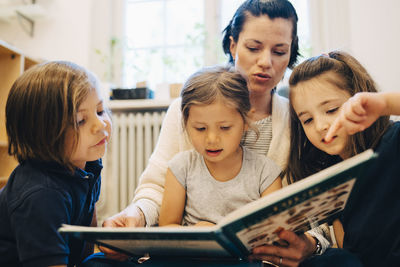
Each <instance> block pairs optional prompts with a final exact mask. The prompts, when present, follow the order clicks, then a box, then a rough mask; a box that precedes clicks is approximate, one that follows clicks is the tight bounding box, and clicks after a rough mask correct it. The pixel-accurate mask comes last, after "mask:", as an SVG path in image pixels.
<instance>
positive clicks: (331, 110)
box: [326, 107, 339, 114]
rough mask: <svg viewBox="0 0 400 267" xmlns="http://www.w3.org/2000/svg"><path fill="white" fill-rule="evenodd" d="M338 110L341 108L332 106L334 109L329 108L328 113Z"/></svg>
mask: <svg viewBox="0 0 400 267" xmlns="http://www.w3.org/2000/svg"><path fill="white" fill-rule="evenodd" d="M338 110H339V108H338V107H337V108H332V109H330V110H328V111H327V112H326V113H328V114H332V113H335V112H336V111H338Z"/></svg>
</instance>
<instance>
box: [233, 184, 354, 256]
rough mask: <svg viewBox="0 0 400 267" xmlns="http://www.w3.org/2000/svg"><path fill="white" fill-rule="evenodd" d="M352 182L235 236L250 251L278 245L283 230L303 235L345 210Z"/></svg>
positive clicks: (276, 208)
mask: <svg viewBox="0 0 400 267" xmlns="http://www.w3.org/2000/svg"><path fill="white" fill-rule="evenodd" d="M354 182H355V179H352V180H350V181H348V182H346V183H344V184H340V185H338V186H336V187H334V188H332V189H330V190H329V191H327V192H324V193H323V194H320V195H317V196H315V197H312V198H310V199H308V200H307V201H305V202H302V203H299V204H297V205H295V206H293V207H291V208H289V209H286V208H285V209H284V210H283V211H282V212H279V213H277V214H275V215H272V216H270V217H268V218H266V219H265V220H263V221H261V222H259V223H257V224H254V225H252V226H250V227H248V228H246V229H243V230H241V231H239V232H237V234H236V235H237V237H238V238H239V239H240V241H241V242H242V243H243V245H244V246H245V247H246V248H247V249H248V250H250V249H252V248H254V247H257V246H261V245H265V244H272V243H273V242H274V241H277V240H278V239H279V238H278V236H277V234H278V233H279V232H280V231H281V230H283V229H285V230H291V231H293V232H296V233H302V232H306V231H308V230H309V229H310V228H312V227H313V226H314V225H313V223H314V222H318V221H319V222H325V221H326V220H328V219H329V218H330V217H335V214H338V213H340V212H341V211H342V210H343V209H344V207H345V205H346V202H347V198H348V195H349V194H350V192H351V189H352V187H353V185H354ZM311 193H312V194H315V193H317V192H311ZM289 201H290V200H289ZM287 205H290V203H287ZM283 206H285V205H283ZM273 209H275V210H276V211H278V210H279V209H282V203H280V204H279V205H277V206H276V207H274V208H273Z"/></svg>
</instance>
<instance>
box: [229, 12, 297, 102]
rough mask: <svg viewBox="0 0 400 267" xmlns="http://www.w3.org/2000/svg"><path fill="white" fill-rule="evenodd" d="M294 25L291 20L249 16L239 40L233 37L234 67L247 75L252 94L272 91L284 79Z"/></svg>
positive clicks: (232, 53) (231, 48) (231, 50)
mask: <svg viewBox="0 0 400 267" xmlns="http://www.w3.org/2000/svg"><path fill="white" fill-rule="evenodd" d="M292 28H293V24H292V22H291V21H290V20H288V19H283V18H275V19H270V18H269V17H268V16H267V15H262V16H259V17H254V16H252V15H249V16H248V18H247V20H246V22H245V23H244V25H243V29H242V31H241V33H240V34H239V38H238V41H237V42H235V41H234V40H233V38H232V37H231V45H230V52H231V55H232V57H233V58H234V60H235V68H236V69H237V70H238V71H239V72H241V73H242V75H244V76H245V77H247V79H248V87H249V90H250V92H251V93H252V94H253V95H257V94H265V93H266V92H268V93H269V92H270V91H271V90H272V89H273V88H275V87H276V85H277V84H278V83H279V82H280V81H281V80H282V78H283V75H284V73H285V70H286V68H287V66H288V64H289V60H290V46H291V44H292Z"/></svg>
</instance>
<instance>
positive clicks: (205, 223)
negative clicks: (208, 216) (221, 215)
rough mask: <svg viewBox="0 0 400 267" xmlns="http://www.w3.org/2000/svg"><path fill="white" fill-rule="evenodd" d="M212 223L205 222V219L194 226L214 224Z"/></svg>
mask: <svg viewBox="0 0 400 267" xmlns="http://www.w3.org/2000/svg"><path fill="white" fill-rule="evenodd" d="M214 225H215V224H214V223H211V222H207V221H200V222H198V223H196V224H195V225H194V226H214Z"/></svg>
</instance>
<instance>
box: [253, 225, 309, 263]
mask: <svg viewBox="0 0 400 267" xmlns="http://www.w3.org/2000/svg"><path fill="white" fill-rule="evenodd" d="M278 236H279V238H280V239H282V240H284V241H286V242H287V243H288V245H287V246H286V247H282V246H275V245H264V246H260V247H256V248H254V249H253V253H252V255H250V259H253V260H262V261H268V262H271V263H273V264H276V265H278V266H290V267H292V266H299V264H300V263H301V262H302V261H304V260H305V259H307V258H308V257H310V256H311V255H312V254H313V252H314V251H315V249H316V242H315V240H314V238H313V237H312V236H310V235H308V234H307V233H306V234H303V235H297V234H295V233H294V232H292V231H287V230H283V231H281V232H280V233H279V234H278Z"/></svg>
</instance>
